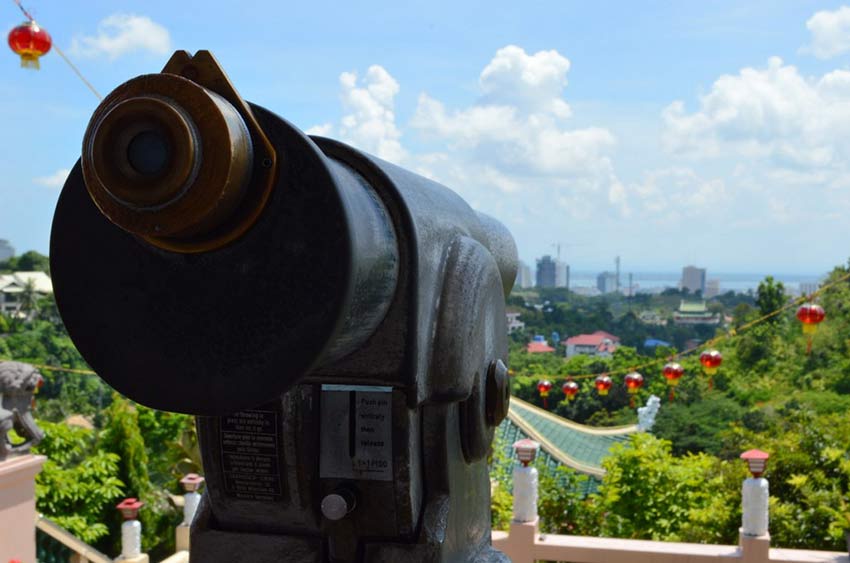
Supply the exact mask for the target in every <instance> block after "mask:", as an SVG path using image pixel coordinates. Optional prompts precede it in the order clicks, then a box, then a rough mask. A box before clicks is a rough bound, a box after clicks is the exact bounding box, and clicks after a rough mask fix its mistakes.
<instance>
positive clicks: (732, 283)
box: [570, 270, 826, 294]
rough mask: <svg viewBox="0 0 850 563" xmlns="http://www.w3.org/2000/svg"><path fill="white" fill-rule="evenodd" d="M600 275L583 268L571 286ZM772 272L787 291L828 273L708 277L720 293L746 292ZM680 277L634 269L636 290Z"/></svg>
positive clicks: (655, 289)
mask: <svg viewBox="0 0 850 563" xmlns="http://www.w3.org/2000/svg"><path fill="white" fill-rule="evenodd" d="M597 275H599V272H589V271H581V270H579V271H575V272H570V287H571V288H581V287H588V288H589V287H596V276H597ZM769 275H772V276H773V278H774V279H776V280H778V281H781V282H782V283H783V284H784V285H785V291H786V292H787V293H790V294H798V293H799V292H800V284H803V283H819V282H821V281H823V279H824V278H825V277H826V276H825V274H821V275H804V274H727V273H714V272H711V271H709V272H708V273H707V276H706V280H719V281H720V293H726V292H727V291H734V292H737V293H746V292H747V291H749V290H752V291H755V290H756V289H758V285H759V282H761V281H762V280H764V278H765V277H767V276H769ZM681 277H682V276H681V273H680V272H632V283H633V284H634V285H635V291H636V292H648V293H660V292H661V291H664V289H666V288H670V287H675V288H678V287H679V281H680V280H681ZM628 285H629V274H628V272H626V273H621V274H620V287H622V288H626V287H627V286H628Z"/></svg>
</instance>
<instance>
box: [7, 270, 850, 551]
mask: <svg viewBox="0 0 850 563" xmlns="http://www.w3.org/2000/svg"><path fill="white" fill-rule="evenodd" d="M24 256H27V258H26V260H24ZM24 256H21V257H20V258H18V259H16V260H15V261H13V262H11V263H7V264H4V265H0V268H2V269H6V270H10V269H11V270H14V269H44V270H46V269H47V262H46V260H41V259H39V256H38V255H35V254H33V253H28V254H27V255H24ZM41 258H43V257H41ZM848 272H850V270H848V268H844V267H840V268H836V269H835V271H834V272H832V274H831V276H830V280H837V279H839V278H840V277H841V276H845V275H847V273H848ZM828 281H829V280H828ZM681 297H682V295H680V294H679V293H678V292H676V291H669V292H666V294H665V295H661V296H654V297H650V296H639V297H635V298H633V299H624V298H620V299H613V298H611V297H599V298H579V297H577V296H575V295H572V294H569V293H566V292H563V291H551V292H546V293H544V294H533V293H528V292H527V293H523V294H517V295H514V296H512V298H511V305H512V307H513V308H514V309H515V310H519V311H521V313H522V320H523V321H524V322H526V324H527V331H526V332H525V333H523V334H514V335H513V336H512V343H511V358H510V364H511V369H512V371H513V372H514V376H513V392H514V393H515V394H516V395H517V396H519V397H522V398H523V399H525V400H528V401H531V402H534V403H536V404H538V405H540V404H541V402H540V399H539V397H538V395H537V392H536V390H535V385H536V382H537V381H538V380H539V379H541V378H542V377H549V378H561V379H559V380H556V381H555V382H556V386H555V389H554V390H553V391H552V394H551V395H550V397H549V407H550V410H552V411H554V412H556V413H558V414H560V415H562V416H566V417H568V418H571V419H574V420H578V421H582V422H586V423H590V424H600V425H611V424H625V423H633V422H635V412H634V409H632V408H630V407H629V399H628V396H627V394H626V393H625V390H624V389H623V386H622V375H621V374H620V375H618V376H615V378H614V379H615V386H614V388H613V389H612V391H611V393H610V395H609V396H608V397H607V398H601V397H598V396H597V394H596V393H595V392H594V391H593V389H592V378H587V379H581V380H580V384H581V386H582V389H581V392H580V394H579V396H578V398H577V399H576V400H575V401H572V402H568V401H566V400H564V396H563V394H562V392H561V391H560V383H561V382H562V381H563V378H564V377H566V376H567V375H570V374H572V375H586V374H596V373H601V372H614V373H621V370H627V369H630V368H633V367H636V366H641V365H644V364H646V363H647V362H650V361H652V360H654V359H656V358H658V359H659V361H660V362H661V363H663V361H664V360H665V359H666V358H668V357H670V356H672V355H674V354H676V353H677V350H681V349H682V347H683V346H684V343H685V342H686V341H688V340H691V339H699V340H707V339H710V338H712V337H714V336H716V333H715V330H716V329H715V328H712V327H698V328H683V327H674V326H672V325H670V324H667V325H664V326H656V325H646V324H643V323H642V322H640V320H639V319H638V316H637V315H638V313H640V312H641V311H646V310H653V311H656V312H658V313H659V314H660V315H661V316H662V317H664V316H667V315H668V314H669V313H670V311H672V309H673V308H674V307H676V306H677V305H678V303H679V299H681ZM786 302H787V297H786V296H785V294H784V290H783V288H782V287H781V285H780V284H776V283H774V282H773V281H772V280H766V281H765V282H764V283H763V284H762V287H761V288H760V290H759V292H758V294H757V295H751V296H748V295H736V294H725V295H723V296H721V297H720V298H718V299H715V300H713V301H712V302H711V303H710V308H711V310H713V311H716V312H720V313H723V314H725V315H729V316H730V317H732V322H731V324H730V326H729V327H727V329H728V330H737V331H738V332H736V334H735V336H734V337H731V338H728V339H727V340H724V341H722V342H721V343H719V344H718V348H719V349H720V350H721V351H722V352H723V355H724V362H723V366H722V368H721V371H720V373H718V374H717V375H716V376H715V378H714V387H713V389H709V387H708V383H707V378H706V377H705V376H704V375H699V374H700V369H699V365H698V362H697V360H696V358H695V357H693V356H688V357H685V358H683V359H681V362H682V364H683V365H684V366H685V368H686V370H687V375H686V376H685V377H684V378H683V381H682V383H681V385H680V386H679V388H678V389H677V394H676V398H675V401H674V402H672V403H670V402H668V401H667V399H666V397H667V387H666V384H665V381H664V379H663V378H662V377H661V376H660V371H659V369H658V368H659V366H654V367H652V368H651V369H648V370H644V373H643V374H644V376H645V377H646V385H645V386H644V388H643V389H642V390H641V392H640V394H639V395H638V399H639V400H640V401H641V402H643V401H645V400H646V399H647V398H648V397H649V395H650V394H656V395H659V396H661V397H664V402H663V405H662V409H661V411H660V413H659V417H658V420H657V424H656V426H655V428H654V430H653V435H650V434H640V435H635V436H634V437H633V439H632V441H631V443H629V444H628V445H626V446H621V447H618V448H616V449H615V450H614V451H613V452H612V455H611V456H610V457H609V458H608V459H607V460H606V462H605V468H606V470H607V475H606V477H605V479H604V481H603V482H602V485H601V487H600V488H599V490H598V492H597V493H595V494H593V495H590V496H588V497H582V496H580V495H579V494H578V493H576V492H575V491H577V490H580V489H581V487H578V486H575V485H576V484H578V483H579V482H580V481H582V480H583V479H585V477H583V476H581V475H579V474H577V473H575V472H573V471H572V470H570V469H566V468H558V469H550V468H544V467H541V499H540V514H541V517H542V526H543V529H544V530H545V531H547V532H550V533H573V534H589V535H610V536H618V537H629V538H649V539H659V540H678V541H697V542H715V543H717V542H723V543H735V542H736V541H737V533H738V526H739V525H740V508H739V507H740V485H741V480H742V479H743V478H744V477H745V475H746V470H745V467H744V465H743V463H742V462H741V461H740V460H738V455H739V454H740V453H741V452H742V451H744V450H746V449H749V448H752V447H758V448H760V449H764V450H766V451H768V452H770V453H771V461H770V465H769V469H768V474H767V477H768V478H769V479H770V483H771V485H770V486H771V493H772V504H771V534H772V536H773V538H774V543H775V544H777V545H781V546H786V547H806V548H819V549H843V533H844V530H846V529H850V454H848V451H850V417H848V416H847V412H848V409H850V355H848V351H850V341H848V337H847V335H848V334H850V330H849V329H850V282H847V281H843V282H841V283H839V284H837V285H836V286H835V287H833V288H831V289H829V290H828V291H826V292H824V293H823V294H822V295H820V296H819V302H820V303H821V304H822V305H823V307H824V308H825V309H826V311H827V315H828V317H827V321H826V322H825V323H823V325H822V327H821V329H820V330H819V331H818V333H817V334H816V335H815V337H814V341H813V347H812V351H811V353H810V354H806V337H805V336H804V335H802V334H801V330H800V326H799V323H798V322H797V321H796V320H795V319H794V318H793V308H791V309H789V310H788V311H786V312H785V313H783V314H781V315H776V316H774V317H772V318H771V319H770V320H769V321H766V322H763V323H760V324H757V325H755V326H753V327H751V328H746V327H747V323H749V322H751V321H752V320H754V319H756V318H758V317H759V316H761V315H763V314H766V313H769V312H770V311H773V310H775V309H776V308H778V307H780V306H782V305H783V304H784V303H786ZM599 329H602V330H607V331H608V332H611V333H613V334H616V335H618V336H620V337H621V338H622V341H623V343H624V344H625V346H623V347H621V348H620V349H618V350H617V352H616V353H615V354H614V357H613V358H612V359H610V360H598V359H591V358H587V357H577V358H573V359H570V360H569V361H566V360H565V359H564V358H563V349H562V348H559V350H558V352H559V353H558V354H535V355H530V354H527V353H526V352H525V351H524V345H525V343H526V342H527V341H528V340H529V339H530V338H531V337H532V336H533V335H535V334H543V335H545V336H546V337H547V338H549V335H550V334H551V333H552V332H559V333H560V335H561V336H562V337H564V336H566V335H568V334H577V333H581V332H592V331H594V330H599ZM727 329H723V330H719V331H717V334H726V332H725V330H727ZM650 337H652V338H659V339H662V340H666V341H668V342H670V343H671V344H672V345H673V346H672V347H671V348H659V349H657V350H652V351H649V350H644V349H643V348H642V347H641V345H642V343H643V341H644V339H646V338H650ZM0 358H2V359H16V360H20V361H26V362H30V363H34V364H43V365H50V366H61V367H64V368H71V369H86V365H85V362H84V361H83V360H82V358H81V357H80V356H79V354H78V353H77V351H76V349H75V348H74V346H73V344H72V343H71V341H70V339H69V338H68V335H67V334H66V332H65V330H64V327H63V326H62V324H61V321H60V319H59V317H58V315H57V313H56V308H55V304H54V303H53V301H52V299H50V298H47V299H41V300H35V299H30V300H24V305H22V310H21V311H19V312H18V314H17V315H12V316H11V317H3V316H2V315H0ZM42 373H43V374H44V376H45V379H46V385H45V386H44V388H42V389H41V391H40V395H39V399H38V403H37V405H38V406H37V415H38V418H39V421H40V424H41V425H42V427H43V428H45V430H46V431H47V438H46V439H45V441H44V442H43V443H42V444H41V445H40V446H39V447H38V450H39V452H40V453H43V454H46V455H47V456H48V457H49V462H48V463H47V464H46V466H45V469H44V471H43V472H42V473H41V474H40V476H39V477H38V482H37V494H38V508H39V510H40V511H41V512H43V513H44V514H46V515H47V516H49V517H52V518H54V519H56V520H57V521H59V522H60V523H61V524H62V525H63V526H65V527H67V528H68V529H70V530H71V531H72V532H73V533H74V534H76V535H78V536H79V537H81V538H82V539H84V540H85V541H88V542H91V543H93V544H94V545H95V546H96V547H98V548H100V549H101V550H103V551H105V552H107V553H113V554H114V553H117V552H118V541H119V537H120V534H119V531H118V530H119V526H120V519H119V516H118V514H117V511H116V510H115V508H114V506H115V504H116V503H117V502H118V501H119V500H120V499H121V498H123V497H127V496H136V497H140V498H141V499H142V500H144V501H145V502H146V507H145V508H144V509H143V511H142V520H143V524H144V529H145V537H144V548H145V550H146V551H148V552H150V553H153V554H154V555H155V556H159V555H163V554H166V553H168V552H169V550H170V549H171V548H172V546H171V542H173V526H174V525H175V524H176V523H177V522H179V520H180V514H179V512H178V510H177V509H176V508H175V507H174V506H172V504H171V503H170V502H169V499H168V495H167V493H169V492H170V493H177V492H179V486H178V483H177V480H178V478H179V477H180V476H181V475H183V474H184V473H185V472H187V471H189V470H192V469H195V470H196V469H198V467H199V459H198V458H199V455H198V449H197V438H196V436H195V434H194V427H193V424H192V421H191V418H190V417H187V416H183V415H175V414H169V413H163V412H158V411H154V410H151V409H148V408H145V407H143V406H140V405H137V404H134V403H132V402H130V401H128V400H126V399H124V398H123V397H121V396H120V395H118V394H117V393H114V392H113V391H112V390H111V389H110V388H109V387H108V386H106V385H105V384H104V383H103V382H102V381H101V380H100V379H99V378H97V377H95V376H93V375H85V374H78V373H62V372H55V371H50V370H43V371H42ZM494 451H495V452H497V453H496V455H497V456H498V455H501V454H499V453H498V452H500V451H502V449H501V448H498V447H496V448H494ZM497 461H498V460H497ZM494 468H496V469H495V470H494V473H493V478H494V480H495V481H496V482H497V483H499V486H497V487H496V488H495V494H494V498H493V507H494V522H495V524H496V526H498V527H504V526H506V525H507V523H508V522H509V519H510V510H511V498H510V493H509V492H508V491H509V490H510V487H509V482H510V471H509V469H508V468H509V464H506V463H502V464H499V463H495V464H494Z"/></svg>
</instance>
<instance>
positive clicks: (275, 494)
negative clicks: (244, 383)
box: [220, 409, 282, 501]
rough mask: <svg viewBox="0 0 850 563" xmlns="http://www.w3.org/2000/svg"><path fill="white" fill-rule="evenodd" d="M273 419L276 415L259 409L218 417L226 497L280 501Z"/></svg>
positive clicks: (275, 434) (275, 425)
mask: <svg viewBox="0 0 850 563" xmlns="http://www.w3.org/2000/svg"><path fill="white" fill-rule="evenodd" d="M277 417H278V413H277V412H276V411H273V410H259V409H257V410H247V411H241V412H237V413H234V414H231V415H228V416H223V417H221V419H220V420H221V462H222V468H223V470H224V491H225V493H226V494H227V496H229V497H231V498H237V499H242V500H267V501H277V500H280V499H281V497H282V490H281V481H280V467H279V463H278V460H279V453H280V452H279V446H278V443H279V441H280V440H279V438H280V436H279V435H278V434H279V432H280V430H279V428H278V420H277Z"/></svg>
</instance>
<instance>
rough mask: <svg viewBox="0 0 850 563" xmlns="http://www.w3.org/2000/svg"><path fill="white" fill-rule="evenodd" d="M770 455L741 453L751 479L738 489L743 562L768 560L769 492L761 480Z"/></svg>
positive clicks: (764, 482) (750, 562)
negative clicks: (740, 509)
mask: <svg viewBox="0 0 850 563" xmlns="http://www.w3.org/2000/svg"><path fill="white" fill-rule="evenodd" d="M769 457H770V455H769V454H767V453H766V452H763V451H761V450H749V451H746V452H744V453H742V454H741V459H743V460H744V461H746V462H747V465H748V466H749V470H750V473H752V477H751V478H748V479H745V480H744V484H743V486H742V488H741V503H742V516H741V533H740V542H741V560H742V563H766V562H767V561H768V560H769V559H770V534H769V533H768V505H769V501H770V490H769V488H768V482H767V479H765V478H764V477H762V475H763V474H764V471H765V469H766V467H767V460H768V458H769Z"/></svg>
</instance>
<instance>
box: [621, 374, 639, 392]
mask: <svg viewBox="0 0 850 563" xmlns="http://www.w3.org/2000/svg"><path fill="white" fill-rule="evenodd" d="M625 382H626V390H627V391H628V392H629V393H630V394H632V395H634V394H635V393H637V392H638V391H639V390H640V388H641V387H643V376H642V375H641V374H639V373H638V372H636V371H633V372H632V373H629V374H627V375H626V378H625Z"/></svg>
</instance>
